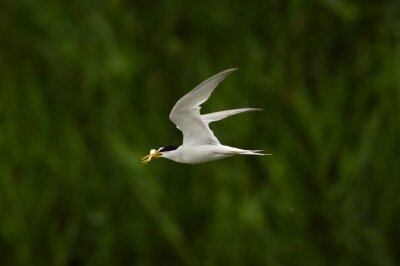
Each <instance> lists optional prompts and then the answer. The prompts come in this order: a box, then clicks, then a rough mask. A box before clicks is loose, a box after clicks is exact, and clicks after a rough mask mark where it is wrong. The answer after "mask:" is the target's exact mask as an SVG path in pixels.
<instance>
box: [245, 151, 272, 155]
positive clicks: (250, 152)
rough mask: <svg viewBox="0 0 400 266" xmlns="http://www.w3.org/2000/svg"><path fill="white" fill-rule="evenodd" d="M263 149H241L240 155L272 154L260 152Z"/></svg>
mask: <svg viewBox="0 0 400 266" xmlns="http://www.w3.org/2000/svg"><path fill="white" fill-rule="evenodd" d="M263 151H264V150H243V151H242V152H240V153H239V154H242V155H272V153H262V152H263Z"/></svg>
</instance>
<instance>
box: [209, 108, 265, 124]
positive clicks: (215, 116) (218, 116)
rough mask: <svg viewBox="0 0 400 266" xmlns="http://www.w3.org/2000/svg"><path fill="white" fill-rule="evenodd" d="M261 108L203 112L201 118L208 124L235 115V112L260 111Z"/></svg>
mask: <svg viewBox="0 0 400 266" xmlns="http://www.w3.org/2000/svg"><path fill="white" fill-rule="evenodd" d="M262 110H263V109H261V108H240V109H232V110H225V111H220V112H215V113H210V114H204V115H202V116H201V119H202V120H203V122H204V123H205V124H207V125H208V124H209V123H211V122H215V121H219V120H222V119H224V118H227V117H228V116H231V115H236V114H240V113H244V112H250V111H262Z"/></svg>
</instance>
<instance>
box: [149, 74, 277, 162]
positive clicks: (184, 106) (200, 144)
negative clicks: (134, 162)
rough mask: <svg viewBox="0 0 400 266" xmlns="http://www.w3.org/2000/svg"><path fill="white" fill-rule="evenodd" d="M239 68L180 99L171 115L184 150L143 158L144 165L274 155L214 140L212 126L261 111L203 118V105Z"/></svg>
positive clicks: (161, 151) (227, 112) (229, 112)
mask: <svg viewBox="0 0 400 266" xmlns="http://www.w3.org/2000/svg"><path fill="white" fill-rule="evenodd" d="M235 70H236V68H231V69H227V70H225V71H222V72H220V73H218V74H216V75H214V76H212V77H211V78H209V79H207V80H206V81H204V82H203V83H201V84H200V85H198V86H197V87H196V88H194V89H193V90H192V91H190V92H189V93H188V94H186V95H185V96H183V97H182V98H181V99H179V100H178V101H177V102H176V104H175V106H174V107H173V108H172V111H171V113H170V115H169V118H170V120H171V121H172V122H173V123H174V124H175V125H176V127H177V128H178V129H179V130H180V131H182V134H183V144H182V145H181V146H179V147H178V146H175V145H167V146H164V147H161V148H159V149H157V150H155V149H152V150H150V154H149V155H147V156H145V157H143V159H142V162H143V163H148V162H150V161H151V160H152V159H153V158H166V159H170V160H172V161H175V162H178V163H187V164H196V163H202V162H207V161H213V160H219V159H223V158H227V157H230V156H233V155H238V154H242V155H270V154H263V153H261V152H262V150H243V149H238V148H234V147H230V146H226V145H222V144H221V143H220V142H219V140H218V139H217V138H216V137H215V136H214V133H213V132H212V131H211V129H210V127H209V124H210V123H211V122H215V121H219V120H221V119H224V118H226V117H228V116H231V115H236V114H239V113H243V112H249V111H260V110H262V109H260V108H240V109H233V110H225V111H220V112H215V113H210V114H204V115H202V114H200V108H201V107H200V105H201V104H203V103H204V102H205V101H207V99H208V98H209V97H210V95H211V93H212V92H213V91H214V89H215V88H216V87H217V86H218V84H219V83H220V82H221V81H222V80H224V79H225V77H226V76H228V75H229V74H231V73H232V72H233V71H235Z"/></svg>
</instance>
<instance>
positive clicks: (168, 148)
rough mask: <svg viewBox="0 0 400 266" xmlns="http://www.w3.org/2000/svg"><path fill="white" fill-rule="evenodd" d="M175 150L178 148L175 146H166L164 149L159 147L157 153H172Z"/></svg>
mask: <svg viewBox="0 0 400 266" xmlns="http://www.w3.org/2000/svg"><path fill="white" fill-rule="evenodd" d="M177 148H178V146H175V145H166V146H164V147H161V148H160V149H159V150H158V151H159V152H164V151H173V150H176V149H177Z"/></svg>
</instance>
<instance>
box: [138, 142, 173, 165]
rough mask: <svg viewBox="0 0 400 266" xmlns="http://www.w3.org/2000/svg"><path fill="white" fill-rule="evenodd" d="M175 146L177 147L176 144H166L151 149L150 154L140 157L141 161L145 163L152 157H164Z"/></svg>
mask: <svg viewBox="0 0 400 266" xmlns="http://www.w3.org/2000/svg"><path fill="white" fill-rule="evenodd" d="M177 148H178V146H175V145H166V146H163V147H161V148H159V149H158V150H155V149H151V150H150V154H149V155H146V156H144V157H143V158H142V162H143V163H145V164H146V163H148V162H150V161H151V160H152V159H153V158H161V157H165V155H167V153H168V152H170V151H174V150H176V149H177Z"/></svg>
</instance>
